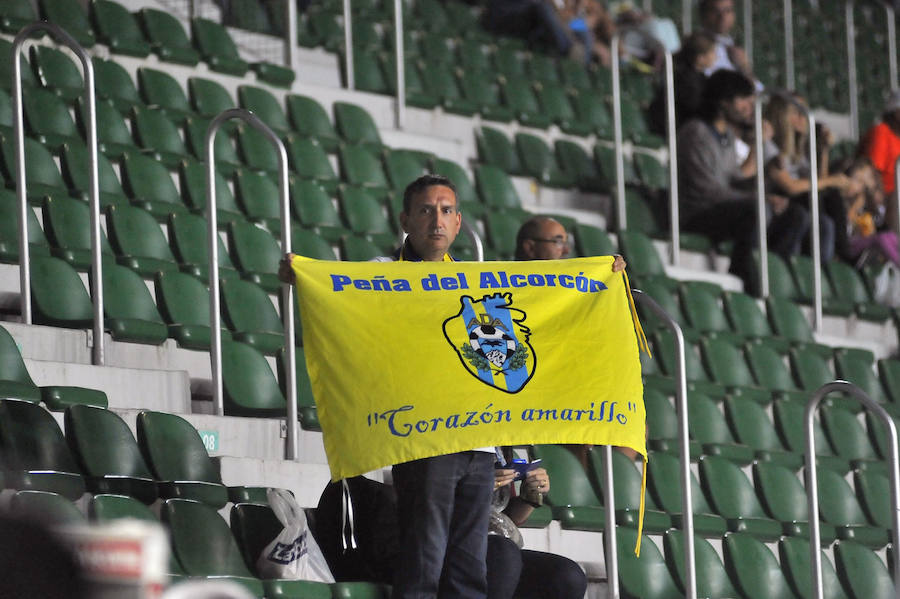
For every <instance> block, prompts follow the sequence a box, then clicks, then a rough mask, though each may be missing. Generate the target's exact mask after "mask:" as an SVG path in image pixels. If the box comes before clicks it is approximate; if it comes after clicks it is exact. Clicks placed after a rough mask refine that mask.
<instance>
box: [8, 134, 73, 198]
mask: <svg viewBox="0 0 900 599" xmlns="http://www.w3.org/2000/svg"><path fill="white" fill-rule="evenodd" d="M2 143H3V146H2V149H3V164H4V166H5V167H6V172H7V173H9V174H10V175H11V176H15V175H14V173H15V172H16V155H15V150H14V148H15V146H14V144H13V139H12V137H5V138H3V140H2ZM25 181H26V182H27V183H28V189H27V194H28V199H29V201H32V202H40V201H42V200H43V197H44V196H46V195H62V196H65V195H68V187H67V185H66V183H65V181H63V178H62V175H61V174H60V173H59V167H57V166H56V162H55V161H54V160H53V156H52V155H51V154H50V152H49V151H48V150H47V148H46V147H45V146H44V145H42V144H41V143H39V142H37V141H35V140H33V139H31V138H28V137H26V138H25ZM6 184H7V187H10V188H12V189H15V181H13V180H12V179H10V180H8V181H7V182H6Z"/></svg>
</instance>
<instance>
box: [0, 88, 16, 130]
mask: <svg viewBox="0 0 900 599" xmlns="http://www.w3.org/2000/svg"><path fill="white" fill-rule="evenodd" d="M12 113H13V109H12V99H11V98H10V97H9V93H7V92H6V90H4V89H3V88H2V86H0V134H7V133H12V130H13V114H12Z"/></svg>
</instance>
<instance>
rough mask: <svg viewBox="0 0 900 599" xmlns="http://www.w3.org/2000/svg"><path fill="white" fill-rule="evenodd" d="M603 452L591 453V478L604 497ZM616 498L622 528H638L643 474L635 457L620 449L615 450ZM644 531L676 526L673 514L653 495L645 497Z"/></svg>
mask: <svg viewBox="0 0 900 599" xmlns="http://www.w3.org/2000/svg"><path fill="white" fill-rule="evenodd" d="M602 453H603V452H602V451H601V450H599V449H593V450H592V451H590V452H589V453H588V456H589V457H588V468H589V471H588V472H589V477H590V476H591V475H592V476H593V479H594V481H595V486H594V488H595V490H596V493H597V496H598V497H602V496H603V480H604V470H603V460H602ZM612 468H613V481H614V484H613V488H614V491H613V500H614V501H615V505H616V524H617V525H618V526H619V527H622V526H627V527H630V528H637V525H638V520H639V512H640V505H641V473H640V471H639V470H638V468H637V466H636V465H635V463H634V460H633V459H631V458H630V457H628V456H626V455H625V454H623V453H621V452H619V451H613V452H612ZM643 522H644V524H643V526H644V530H646V531H648V532H663V531H665V530H667V529H669V528H671V526H672V519H671V518H670V516H669V514H667V513H666V512H663V511H661V510H660V508H659V507H658V506H657V505H656V503H655V502H654V501H653V495H647V496H645V497H644V520H643Z"/></svg>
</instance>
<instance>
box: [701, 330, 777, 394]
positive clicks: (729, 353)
mask: <svg viewBox="0 0 900 599" xmlns="http://www.w3.org/2000/svg"><path fill="white" fill-rule="evenodd" d="M701 348H702V353H703V360H704V363H705V364H706V366H707V369H708V370H709V373H710V374H711V375H712V377H713V380H715V381H716V382H717V383H719V384H721V385H724V386H725V387H726V389H727V390H728V392H729V394H731V395H739V396H741V397H746V398H748V399H752V400H754V401H758V402H759V403H762V404H767V403H769V402H771V401H772V392H771V391H770V390H768V389H765V388H763V387H760V386H759V385H757V384H756V380H755V379H754V378H753V374H752V373H751V372H750V367H749V366H748V365H747V361H746V360H745V359H744V355H743V352H741V350H740V349H738V348H737V347H735V346H734V345H732V344H730V343H729V342H727V341H723V340H722V339H715V338H706V339H704V340H703V341H702V343H701Z"/></svg>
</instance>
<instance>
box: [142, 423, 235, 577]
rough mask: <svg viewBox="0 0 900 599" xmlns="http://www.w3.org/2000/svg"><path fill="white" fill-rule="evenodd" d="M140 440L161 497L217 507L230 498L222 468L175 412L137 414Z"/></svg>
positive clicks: (193, 429)
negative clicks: (214, 461) (223, 480)
mask: <svg viewBox="0 0 900 599" xmlns="http://www.w3.org/2000/svg"><path fill="white" fill-rule="evenodd" d="M137 440H138V445H139V446H140V448H141V454H142V455H143V456H144V460H146V462H147V465H148V466H150V470H151V472H153V476H154V478H155V479H156V481H157V488H158V490H159V496H160V497H163V498H178V499H192V500H194V501H199V502H203V503H205V504H207V505H210V506H212V507H214V508H215V509H219V508H221V507H222V506H224V505H225V503H226V502H227V501H228V492H227V491H226V489H225V486H224V485H223V484H222V478H221V476H220V475H219V471H218V468H217V467H216V466H215V464H214V463H213V461H212V460H211V459H210V457H209V454H208V453H207V452H206V447H205V446H204V445H203V440H202V439H201V438H200V435H199V434H198V433H197V430H196V429H195V428H194V427H193V426H192V425H191V423H189V422H188V421H187V420H185V419H183V418H182V417H180V416H177V415H175V414H164V413H162V412H152V411H149V410H145V411H142V412H141V413H140V414H138V416H137ZM179 561H180V560H179Z"/></svg>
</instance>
